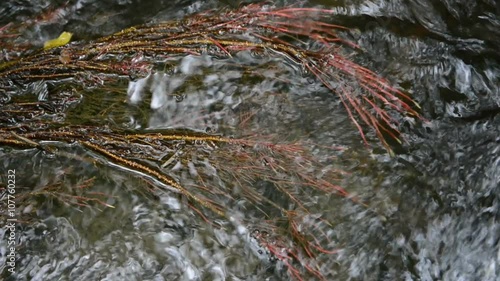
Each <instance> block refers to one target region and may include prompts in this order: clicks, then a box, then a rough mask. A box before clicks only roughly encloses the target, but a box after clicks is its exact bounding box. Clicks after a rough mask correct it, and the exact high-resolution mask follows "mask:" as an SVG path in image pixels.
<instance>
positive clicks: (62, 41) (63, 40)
mask: <svg viewBox="0 0 500 281" xmlns="http://www.w3.org/2000/svg"><path fill="white" fill-rule="evenodd" d="M71 36H73V33H71V32H66V31H64V32H63V33H61V35H59V37H58V38H56V39H52V40H48V41H46V42H45V44H43V49H44V50H47V49H52V48H56V47H60V46H64V45H66V44H68V43H69V41H70V40H71Z"/></svg>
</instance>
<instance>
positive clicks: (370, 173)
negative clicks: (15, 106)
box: [0, 0, 500, 280]
mask: <svg viewBox="0 0 500 281" xmlns="http://www.w3.org/2000/svg"><path fill="white" fill-rule="evenodd" d="M146 2H147V3H146ZM226 2H229V1H220V2H217V1H206V2H202V1H200V2H196V1H134V0H130V1H125V0H124V1H118V0H116V1H108V2H106V3H104V2H102V1H91V0H89V1H69V2H67V4H66V2H64V1H4V2H2V3H1V4H0V15H1V17H0V26H3V25H5V24H7V23H9V22H12V21H17V22H20V21H26V20H28V19H33V18H34V17H37V16H38V15H40V13H42V12H44V11H45V7H47V6H48V5H51V4H52V5H55V6H56V7H63V8H61V10H57V11H55V12H53V13H51V14H49V15H47V16H46V17H47V19H46V20H45V21H43V23H35V24H33V27H32V28H30V29H29V30H28V31H26V33H23V34H22V35H21V36H20V37H19V39H18V40H19V42H25V41H26V40H28V41H30V43H31V44H33V45H35V46H36V45H40V46H41V45H43V42H44V41H45V40H47V39H49V38H54V37H56V36H57V35H58V34H59V33H60V32H61V31H63V30H70V31H72V32H74V33H75V36H76V40H88V39H91V38H96V37H99V36H103V35H106V34H110V33H112V32H116V31H118V30H120V29H122V28H125V27H128V26H131V25H135V24H140V23H143V22H147V21H160V20H166V19H173V18H181V17H182V16H184V15H187V14H190V13H193V12H197V11H201V10H204V9H208V8H212V7H218V6H227V5H232V6H237V5H236V4H234V3H226ZM247 2H248V1H247ZM291 3H293V1H288V2H286V3H280V4H291ZM308 5H311V6H317V5H321V6H323V7H325V8H331V9H334V10H335V11H336V12H337V14H338V15H337V16H335V18H332V21H333V22H335V23H338V24H342V25H345V26H348V27H351V28H352V30H351V31H350V32H344V33H342V34H341V35H342V36H343V37H345V38H347V39H350V40H352V41H354V42H355V43H357V44H358V45H360V47H361V48H362V50H363V52H358V53H356V55H355V56H354V58H355V60H356V61H357V62H358V63H360V64H362V65H364V66H367V67H368V68H370V69H373V70H375V71H376V72H377V73H380V74H381V75H383V76H385V77H387V78H388V79H389V80H390V81H391V82H393V83H394V84H397V85H399V86H400V87H402V88H404V89H405V90H406V91H407V92H408V93H410V94H411V95H412V96H413V97H414V98H415V99H416V100H417V101H418V102H419V104H420V105H421V107H422V111H421V113H422V114H423V115H424V117H425V118H426V119H427V120H428V122H416V123H414V122H413V121H412V120H411V119H408V120H402V123H401V127H402V130H403V133H404V136H405V139H406V141H407V143H406V144H405V145H403V146H402V147H399V148H398V149H396V153H397V154H396V156H395V157H390V156H389V155H388V154H387V153H386V152H385V150H383V149H381V148H379V147H378V146H377V144H376V139H375V137H374V136H371V135H369V136H368V138H369V140H370V142H372V146H371V147H370V148H367V147H365V146H364V144H363V143H362V140H361V139H360V138H359V134H358V133H357V132H356V130H355V128H354V126H353V125H352V124H351V123H350V121H349V120H348V117H346V114H345V111H343V109H342V106H341V105H340V102H339V100H338V99H336V98H335V97H334V96H332V95H331V94H329V93H328V91H326V90H325V89H324V88H322V87H321V86H320V84H319V83H318V82H317V81H314V79H310V78H309V77H306V76H304V75H303V73H302V72H301V70H300V69H298V68H297V67H296V66H294V65H291V64H289V63H287V62H286V61H283V60H279V59H265V58H259V57H255V56H252V54H250V53H242V54H241V55H240V56H239V57H235V58H233V59H232V60H224V59H215V58H210V57H201V58H198V57H193V56H186V57H183V58H173V59H172V61H173V64H174V65H176V66H177V67H178V68H179V69H180V70H181V71H180V74H179V75H177V76H174V77H171V78H170V79H169V80H168V82H162V81H164V80H163V79H164V78H162V77H161V73H160V74H157V76H155V77H153V78H151V79H152V80H153V81H149V82H148V83H157V84H158V86H157V87H160V88H161V87H165V88H166V89H168V90H169V91H172V92H173V91H174V90H175V92H176V96H175V97H174V96H172V97H170V98H169V99H161V98H158V96H157V97H155V95H154V93H153V96H152V97H151V96H143V97H141V98H137V99H136V102H135V104H136V106H135V107H127V108H126V110H124V109H122V110H115V111H105V112H103V110H102V109H101V108H104V107H106V108H108V107H109V108H113V106H114V105H115V104H117V100H123V99H126V98H127V91H128V93H129V96H130V95H131V93H132V92H133V91H132V90H131V88H130V86H129V87H128V90H127V85H122V88H121V89H122V90H121V92H120V91H118V92H107V95H106V98H104V99H103V100H102V101H101V104H98V105H96V104H95V100H94V101H93V100H92V99H91V98H87V99H83V100H82V106H81V107H75V108H73V109H72V110H70V111H69V112H68V114H67V118H68V120H71V122H74V123H75V124H77V123H78V122H83V121H82V120H84V118H87V117H84V116H87V115H86V113H88V112H85V111H86V110H89V111H92V110H95V112H93V115H94V116H96V117H95V120H91V121H92V122H103V123H104V124H105V123H107V122H110V123H113V124H119V125H120V126H122V127H125V128H154V129H159V128H166V127H190V128H194V129H201V130H205V129H206V128H207V127H209V128H211V130H213V131H215V132H220V133H224V134H227V135H229V134H234V135H238V134H242V133H244V131H245V130H247V131H246V132H248V131H258V132H260V133H262V134H263V135H266V134H271V133H273V134H281V135H283V136H284V138H290V139H299V140H303V141H311V142H312V143H314V144H315V145H317V146H318V150H317V154H318V156H323V157H325V158H328V157H333V156H335V157H336V158H335V159H336V160H335V161H333V162H332V165H334V166H338V167H339V168H342V169H344V170H346V171H348V172H349V173H350V175H349V177H348V179H347V180H345V182H344V183H343V186H344V188H346V189H347V190H348V191H349V192H351V193H352V194H355V195H357V196H358V197H359V198H360V200H362V201H363V202H368V205H369V208H366V207H363V206H360V205H359V204H356V203H354V202H352V201H350V200H343V199H341V198H333V197H332V198H323V199H321V200H318V201H317V202H315V206H313V207H312V209H313V211H314V212H317V213H322V214H323V215H324V216H325V218H328V219H329V220H330V221H333V222H335V225H333V226H331V227H330V228H329V229H328V231H330V233H331V236H332V237H333V238H334V242H332V244H333V246H335V247H336V248H339V249H340V250H339V252H338V253H337V254H334V255H321V256H320V257H318V259H319V260H320V262H321V264H322V265H323V268H321V272H322V273H323V274H324V275H325V278H326V279H327V280H499V279H500V265H499V264H500V115H499V113H500V88H499V85H500V78H499V77H500V75H499V74H500V64H499V62H500V52H499V49H498V46H499V45H500V6H499V5H498V3H497V2H495V1H493V0H491V1H487V0H483V1H467V0H441V1H430V0H428V1H402V0H400V1H387V2H386V1H319V0H318V1H309V2H308ZM235 64H238V65H241V64H243V65H248V66H253V67H254V69H255V71H256V72H264V71H268V72H267V75H265V77H264V78H262V79H257V80H247V79H243V78H242V77H244V73H243V71H242V69H241V68H239V67H235V66H234V65H235ZM139 81H140V80H139ZM155 81H156V82H155ZM137 83H139V82H137ZM162 83H166V84H162ZM131 91H132V92H131ZM269 92H272V93H277V94H274V95H265V94H264V93H269ZM102 94H103V93H102V91H99V90H89V92H88V93H86V95H89V97H91V95H102ZM249 96H250V97H251V98H250V99H248V97H249ZM243 97H246V98H245V99H244V98H243ZM242 100H245V101H249V100H250V101H251V102H249V103H248V104H241V101H242ZM103 104H105V105H106V106H103ZM150 105H151V106H152V107H158V108H161V109H162V110H150V109H149V108H150ZM98 106H101V108H99V107H98ZM82 108H85V109H82ZM214 108H215V109H214ZM245 108H249V109H255V108H258V109H259V110H257V111H256V113H255V114H256V119H257V120H258V122H256V123H254V124H252V127H251V128H245V129H242V128H237V127H236V124H234V123H232V122H234V115H235V114H239V111H244V109H245ZM103 120H104V121H103ZM85 122H90V121H88V120H85ZM321 146H338V147H343V148H345V149H344V150H342V151H339V152H332V151H331V150H330V152H329V153H331V155H323V154H322V153H323V151H322V150H321V149H320V147H321ZM59 150H60V151H62V152H64V154H57V155H50V154H47V153H44V152H40V151H37V150H14V149H11V148H7V147H2V148H1V149H0V163H1V167H2V170H3V171H7V170H8V169H16V171H17V173H18V175H17V181H18V192H21V191H22V190H36V189H37V187H38V188H40V187H42V186H47V185H53V186H54V192H52V193H51V195H47V194H40V195H38V196H34V199H33V203H32V204H28V205H26V206H22V210H20V212H22V213H24V214H27V215H29V216H27V217H30V218H31V219H30V220H31V221H29V222H27V223H26V224H22V226H19V227H18V231H17V233H18V237H17V238H18V239H19V245H22V246H20V247H19V249H18V261H17V266H16V274H15V275H12V276H10V275H9V274H8V272H6V270H7V267H6V266H5V262H4V261H6V254H7V251H8V248H7V241H8V240H7V237H6V236H5V235H7V234H8V232H7V230H6V229H5V228H3V229H2V232H0V238H1V239H0V241H1V242H0V266H1V267H0V269H1V271H2V275H1V276H2V277H3V278H5V279H6V280H288V279H289V278H288V277H287V276H286V274H283V273H282V272H280V271H279V270H274V271H273V270H269V269H268V267H267V264H266V259H267V257H266V256H264V257H262V256H259V254H258V253H256V252H255V249H253V248H252V247H254V246H252V242H251V241H250V240H249V239H248V235H249V231H250V230H251V228H252V226H251V225H247V224H245V225H244V224H241V223H239V222H240V221H241V220H242V218H243V217H245V216H248V214H245V213H244V212H239V211H237V208H234V209H235V211H234V214H232V215H231V216H230V217H229V218H228V220H226V221H222V220H220V221H218V223H219V224H221V225H223V226H224V228H222V229H220V228H214V227H211V226H210V225H208V224H207V223H206V222H204V221H203V220H201V219H200V217H198V216H196V215H194V214H193V211H192V210H191V209H189V208H188V207H187V206H186V205H185V204H184V202H182V201H181V200H179V198H178V197H177V196H176V195H175V194H165V193H162V194H161V195H159V196H158V198H151V197H152V196H151V195H150V193H149V192H145V191H144V190H145V189H147V188H151V186H150V184H149V183H148V182H146V181H144V180H142V179H141V178H140V177H138V176H137V175H134V174H131V173H126V172H124V171H123V170H121V169H119V168H116V167H110V166H109V165H105V164H104V163H103V162H104V161H101V162H97V163H96V162H95V161H93V159H94V157H95V155H92V154H91V153H89V152H88V151H85V150H83V149H82V148H80V147H68V146H64V145H62V146H61V147H60V148H59ZM2 173H3V174H2V175H1V176H0V178H1V180H2V181H3V182H5V181H6V179H7V176H6V172H2ZM89 178H92V179H93V182H92V190H91V191H92V192H103V193H105V194H106V197H102V196H99V195H95V198H98V199H100V200H104V201H105V202H106V203H107V204H110V205H113V206H114V208H106V207H100V210H96V209H94V208H85V207H82V208H74V207H71V208H70V207H68V206H66V205H64V203H61V200H57V198H58V197H57V196H61V195H58V194H59V193H58V192H60V193H68V192H69V193H71V194H76V195H82V194H83V195H86V196H90V195H89V193H85V191H82V190H81V188H80V187H81V186H82V185H84V184H85V183H84V181H85V180H87V179H89ZM57 188H60V189H57ZM92 196H94V195H92ZM250 216H251V214H250ZM247 219H248V218H247ZM258 223H259V222H258V220H257V219H256V220H255V224H256V225H257V224H258ZM8 276H10V277H8Z"/></svg>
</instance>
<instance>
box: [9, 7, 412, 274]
mask: <svg viewBox="0 0 500 281" xmlns="http://www.w3.org/2000/svg"><path fill="white" fill-rule="evenodd" d="M329 16H332V12H331V11H329V10H324V9H316V8H300V7H284V8H276V7H271V6H268V5H264V4H251V5H247V6H243V7H241V8H240V9H237V10H225V11H208V12H204V13H200V14H196V15H193V16H190V17H187V18H185V19H184V20H182V21H175V22H162V23H150V24H145V25H141V26H134V27H130V28H127V29H125V30H122V31H120V32H117V33H115V34H112V35H110V36H106V37H104V38H100V39H97V40H94V41H91V42H71V43H69V44H66V45H63V46H59V45H60V44H59V43H58V44H52V45H51V44H49V45H50V46H49V47H53V48H49V47H47V48H45V49H43V50H29V49H26V50H25V54H24V55H22V56H20V57H18V58H14V59H12V60H9V61H6V62H3V63H2V64H0V86H1V87H2V89H3V90H2V94H3V95H5V96H13V95H14V94H13V93H17V92H19V91H20V90H21V89H24V87H28V88H29V87H43V85H45V84H43V85H42V84H37V83H38V81H43V83H46V82H50V83H52V84H53V85H56V89H58V91H59V92H57V91H56V92H55V93H50V95H52V98H53V100H54V99H55V100H56V101H57V102H52V103H48V102H44V101H37V102H19V101H17V102H13V101H12V100H11V99H10V98H8V99H5V100H2V101H1V103H0V106H1V108H2V112H1V113H0V121H1V126H0V144H2V145H8V146H14V147H23V148H26V147H31V148H37V149H40V150H42V151H47V152H49V153H55V152H54V151H52V149H51V145H50V143H49V144H47V143H45V141H57V142H62V143H67V144H74V143H76V144H78V145H81V146H82V147H85V148H86V149H88V150H90V151H93V152H94V153H96V154H97V155H98V156H96V158H99V157H101V158H102V159H105V160H106V161H108V162H109V163H112V164H114V165H119V166H121V167H124V168H127V169H129V170H132V171H134V172H136V173H139V174H140V175H142V176H144V177H145V178H147V179H148V180H149V181H150V182H152V183H154V186H155V187H157V188H159V189H163V190H167V191H175V192H177V193H179V194H180V196H182V197H183V198H184V200H186V201H187V204H188V205H189V206H190V207H191V208H192V209H193V210H194V211H195V212H196V213H197V214H198V215H200V216H201V217H202V218H203V219H204V220H206V221H207V222H208V223H212V220H213V218H214V217H230V213H231V211H232V210H231V209H229V208H228V206H234V205H235V202H236V201H238V200H239V199H240V198H243V199H244V200H245V202H247V204H251V205H253V206H255V208H256V209H257V210H258V212H259V214H260V216H261V217H262V221H263V225H261V226H259V229H260V230H257V231H255V230H254V231H252V232H251V233H248V235H249V236H250V237H251V239H254V240H256V241H258V243H259V245H260V246H262V248H264V249H266V251H268V256H269V257H270V262H271V263H277V262H280V263H281V264H282V265H283V266H284V268H286V271H287V272H288V274H289V275H290V276H292V277H293V278H295V279H298V280H305V278H306V277H304V276H306V275H307V276H312V277H315V278H317V279H323V280H324V279H325V277H324V273H322V271H321V270H320V266H318V265H317V264H315V258H316V257H317V256H318V255H321V254H332V253H334V252H335V248H334V247H333V245H334V243H333V242H332V241H330V240H331V239H330V237H329V236H328V235H327V234H326V233H324V232H323V229H322V228H323V227H324V226H328V225H330V222H327V221H324V220H322V219H321V217H315V218H311V217H314V216H313V215H314V214H310V213H309V211H308V207H307V206H305V205H304V204H303V202H301V200H300V199H299V198H301V197H303V196H307V197H312V196H314V195H317V194H323V195H328V196H330V195H332V194H334V195H339V196H343V197H349V194H348V193H347V192H346V191H345V190H344V189H343V188H341V187H340V186H339V181H340V179H341V178H342V176H343V174H342V172H339V171H337V170H335V169H333V168H331V167H326V165H325V164H324V163H321V162H320V161H319V160H317V159H315V158H314V157H313V156H312V153H311V151H310V150H309V149H308V148H307V146H306V145H304V144H300V143H293V142H283V141H282V140H280V139H279V138H278V137H276V136H270V139H269V140H264V139H263V137H262V136H259V137H256V136H242V137H239V138H230V137H225V136H221V135H214V134H209V133H203V132H197V131H192V130H161V131H157V132H150V131H133V130H125V129H123V128H115V127H110V126H98V125H94V126H92V125H81V126H77V125H71V124H68V122H66V121H65V118H62V120H58V121H54V120H52V121H48V120H47V119H44V117H43V116H44V115H45V114H46V110H45V109H47V107H50V111H51V112H52V113H54V114H57V113H63V112H65V110H66V108H67V106H68V104H72V103H74V104H78V103H79V102H80V99H79V98H77V97H74V96H72V95H68V94H61V93H64V91H65V90H67V88H68V87H67V85H68V84H70V85H75V88H74V89H78V87H80V89H81V88H87V87H90V86H100V87H105V85H107V84H109V83H111V82H116V81H120V80H123V79H124V78H125V79H129V78H132V79H135V78H138V77H146V76H148V75H150V74H151V72H154V71H155V69H156V68H157V67H158V65H161V64H162V63H163V62H164V60H165V59H166V58H168V57H170V56H172V55H175V54H177V55H186V54H189V55H204V54H208V55H211V56H214V57H218V58H226V57H231V56H234V55H235V54H237V53H238V52H241V51H251V52H253V53H255V54H256V55H260V56H275V57H279V58H283V59H285V60H288V61H290V62H291V63H293V64H295V65H298V66H300V67H301V69H302V72H303V75H311V76H314V77H316V78H317V79H318V80H319V81H321V83H322V84H323V85H324V86H325V87H326V88H328V89H329V90H330V91H331V92H332V93H333V94H335V95H337V96H338V97H339V99H340V101H341V102H342V104H343V105H344V107H345V109H346V112H347V114H348V115H349V117H350V119H351V120H352V122H353V123H354V124H355V126H356V128H357V129H358V131H359V133H360V135H361V137H362V139H363V140H364V141H365V143H368V140H367V138H366V137H365V134H366V129H365V128H363V123H364V124H365V125H367V126H368V127H370V128H371V129H372V130H373V132H375V134H376V136H377V137H378V138H379V139H380V141H381V142H382V144H383V145H384V146H385V147H386V148H387V149H388V150H390V146H389V144H388V142H387V140H386V138H390V139H394V140H398V141H399V131H398V122H397V118H398V117H397V115H395V114H400V115H405V116H406V115H412V116H414V117H415V118H419V114H418V113H417V112H416V111H415V109H414V107H417V104H416V103H415V102H414V101H413V100H412V99H411V98H410V97H409V96H408V95H406V94H405V93H403V92H402V91H401V90H399V89H397V88H395V87H393V86H391V85H390V83H389V82H388V81H386V80H385V79H383V78H381V77H379V76H378V75H376V74H375V73H374V72H372V71H370V70H368V69H366V68H364V67H362V66H360V65H358V64H356V63H354V62H353V61H352V60H350V59H349V58H348V57H346V56H344V55H343V54H342V48H352V49H357V46H356V45H355V44H353V43H351V42H348V41H345V40H343V39H342V38H340V37H339V36H337V33H336V32H337V31H338V30H347V28H345V27H342V26H338V25H334V24H331V23H328V22H327V19H328V17H329ZM8 28H9V26H4V27H3V28H2V29H0V32H4V33H3V34H8V32H7V30H8ZM1 34H2V33H0V35H1ZM4 36H7V35H4ZM19 85H21V86H19ZM247 118H248V116H245V118H242V120H240V121H241V123H242V124H243V123H244V122H247ZM179 152H182V154H179ZM175 163H177V164H178V165H179V166H180V167H182V168H181V169H183V171H184V172H187V173H188V174H189V175H190V177H191V178H192V181H190V182H188V183H186V182H181V181H179V180H178V178H179V177H177V176H175V175H174V173H173V172H171V171H170V170H169V169H166V168H168V167H170V166H171V165H173V164H175ZM319 171H321V173H319ZM319 174H321V175H319ZM86 184H89V183H86ZM84 185H85V184H84ZM53 188H54V187H47V188H45V189H43V190H42V191H40V192H39V193H43V192H46V193H45V194H51V195H54V194H57V195H58V198H59V199H60V200H63V201H72V202H75V204H76V205H79V206H89V204H91V203H90V202H95V203H97V204H101V205H104V206H106V203H105V202H104V201H102V200H101V199H98V198H95V197H89V196H86V197H81V196H80V197H79V195H67V196H66V195H62V194H59V193H54V192H51V191H50V190H53ZM269 188H271V189H272V190H273V191H274V192H275V193H277V194H279V195H280V196H281V197H282V199H283V198H284V199H285V200H284V201H286V202H288V204H279V203H277V202H275V200H272V198H269V197H268V196H265V193H266V189H269ZM75 200H76V201H75ZM350 200H356V199H355V198H350ZM280 201H282V200H280ZM358 203H359V204H363V203H362V202H358ZM310 220H313V221H314V222H315V224H313V225H309V227H304V226H305V225H307V224H308V221H310ZM309 224H310V223H309ZM314 225H318V226H317V227H314ZM262 229H268V230H269V231H267V232H263V230H262ZM264 233H268V234H264ZM269 233H275V235H269Z"/></svg>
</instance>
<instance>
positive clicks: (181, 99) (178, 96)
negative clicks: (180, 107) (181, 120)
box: [174, 94, 185, 102]
mask: <svg viewBox="0 0 500 281" xmlns="http://www.w3.org/2000/svg"><path fill="white" fill-rule="evenodd" d="M174 97H175V101H176V102H182V101H183V100H184V97H185V95H183V94H179V95H175V96H174Z"/></svg>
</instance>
